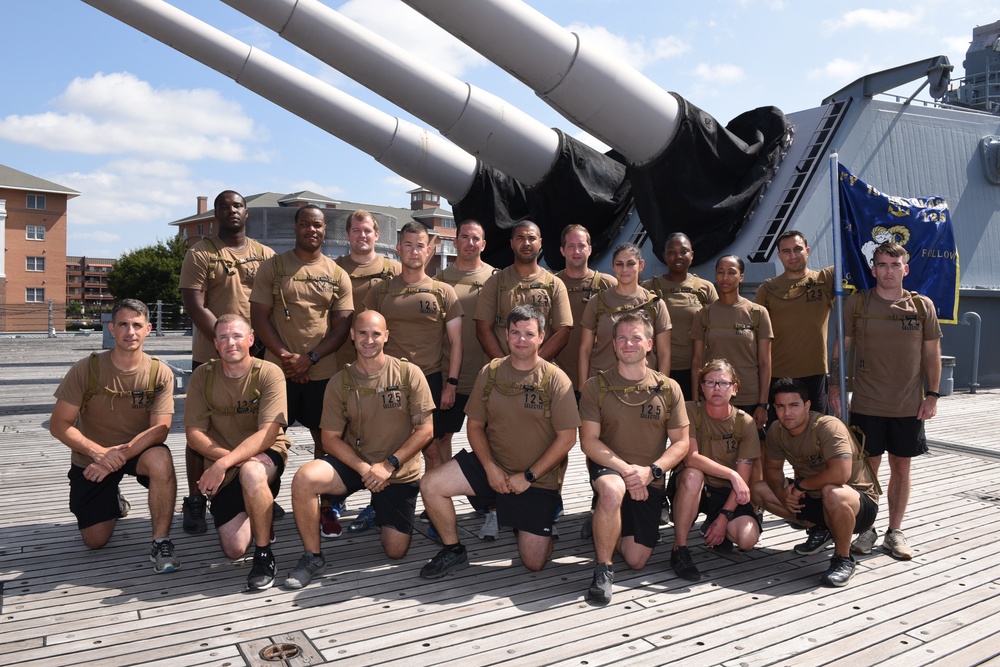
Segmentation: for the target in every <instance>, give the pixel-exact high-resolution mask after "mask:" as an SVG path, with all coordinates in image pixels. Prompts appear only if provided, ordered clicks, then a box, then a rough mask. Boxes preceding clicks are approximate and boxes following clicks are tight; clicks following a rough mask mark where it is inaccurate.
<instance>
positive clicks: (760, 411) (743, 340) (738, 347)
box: [691, 255, 774, 429]
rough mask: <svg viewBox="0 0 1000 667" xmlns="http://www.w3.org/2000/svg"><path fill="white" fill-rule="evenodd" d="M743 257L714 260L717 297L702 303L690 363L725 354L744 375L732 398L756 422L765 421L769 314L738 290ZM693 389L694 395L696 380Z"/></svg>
mask: <svg viewBox="0 0 1000 667" xmlns="http://www.w3.org/2000/svg"><path fill="white" fill-rule="evenodd" d="M742 282H743V260H742V259H740V258H739V257H737V256H736V255H726V256H725V257H720V258H719V261H717V262H716V263H715V286H716V289H717V290H718V292H719V300H718V301H715V302H714V303H711V304H709V305H707V306H705V307H704V308H702V309H701V312H700V313H699V314H698V316H696V317H695V318H694V322H693V323H692V325H691V340H692V349H691V357H692V361H691V368H701V366H702V364H704V363H705V362H708V361H712V360H713V359H728V360H729V362H730V363H731V364H732V365H733V368H734V369H735V370H736V372H737V373H738V374H739V377H741V378H742V379H743V382H742V383H741V384H740V386H739V391H738V392H735V395H734V396H733V399H732V402H733V405H735V406H736V407H738V408H741V409H742V410H743V411H744V412H746V413H747V414H748V415H750V416H751V417H753V419H754V421H755V422H756V423H757V428H759V429H762V428H764V424H765V423H767V392H768V389H769V388H770V383H771V339H772V338H774V334H773V333H772V332H771V318H770V317H769V316H768V314H767V309H766V308H764V307H763V306H760V305H758V304H755V303H753V302H752V301H750V300H749V299H745V298H743V297H742V296H740V283H742ZM691 394H692V395H693V396H698V387H697V384H696V382H692V385H691Z"/></svg>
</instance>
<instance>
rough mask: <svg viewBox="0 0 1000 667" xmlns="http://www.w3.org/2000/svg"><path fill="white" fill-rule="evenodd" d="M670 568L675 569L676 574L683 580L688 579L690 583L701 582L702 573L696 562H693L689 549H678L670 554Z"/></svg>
mask: <svg viewBox="0 0 1000 667" xmlns="http://www.w3.org/2000/svg"><path fill="white" fill-rule="evenodd" d="M670 567H672V568H674V572H676V573H677V576H678V577H680V578H681V579H687V580H688V581H700V580H701V572H699V571H698V568H697V567H696V566H695V564H694V561H693V560H691V552H690V551H688V548H687V547H677V548H676V549H674V550H673V551H672V552H671V553H670Z"/></svg>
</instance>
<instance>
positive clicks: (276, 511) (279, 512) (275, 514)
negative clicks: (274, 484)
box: [271, 500, 286, 519]
mask: <svg viewBox="0 0 1000 667" xmlns="http://www.w3.org/2000/svg"><path fill="white" fill-rule="evenodd" d="M285 514H286V512H285V508H284V507H282V506H281V505H279V504H278V501H277V500H275V501H274V507H273V509H272V510H271V517H272V518H274V519H283V518H285Z"/></svg>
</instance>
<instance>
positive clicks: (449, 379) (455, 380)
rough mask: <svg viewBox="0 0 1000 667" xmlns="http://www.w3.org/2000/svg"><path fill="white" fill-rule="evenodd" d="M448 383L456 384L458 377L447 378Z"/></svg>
mask: <svg viewBox="0 0 1000 667" xmlns="http://www.w3.org/2000/svg"><path fill="white" fill-rule="evenodd" d="M448 384H451V385H454V386H456V387H457V386H458V378H448Z"/></svg>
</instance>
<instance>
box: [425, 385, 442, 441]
mask: <svg viewBox="0 0 1000 667" xmlns="http://www.w3.org/2000/svg"><path fill="white" fill-rule="evenodd" d="M424 378H425V379H426V380H427V388H428V389H430V390H431V400H432V401H434V410H433V412H431V419H432V420H433V422H434V437H435V438H440V437H441V433H438V417H437V414H438V412H440V410H438V406H439V405H441V387H442V385H443V384H444V382H443V381H442V380H441V373H439V372H438V373H431V374H430V375H425V376H424Z"/></svg>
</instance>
